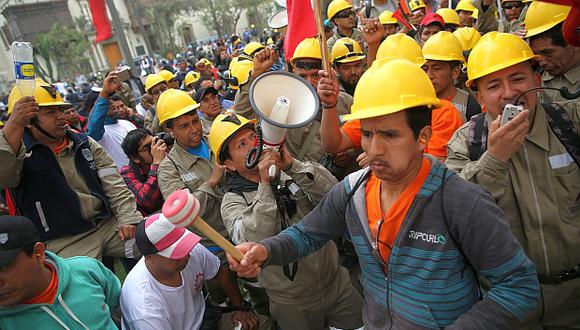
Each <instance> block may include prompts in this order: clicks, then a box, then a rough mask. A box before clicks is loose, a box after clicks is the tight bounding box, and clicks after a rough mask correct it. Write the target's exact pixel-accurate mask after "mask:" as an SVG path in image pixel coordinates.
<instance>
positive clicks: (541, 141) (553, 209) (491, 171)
mask: <svg viewBox="0 0 580 330" xmlns="http://www.w3.org/2000/svg"><path fill="white" fill-rule="evenodd" d="M536 58H537V56H535V55H534V53H533V52H532V50H531V49H530V47H529V46H528V44H527V43H526V42H525V41H523V40H522V39H521V38H519V37H517V36H515V35H513V34H507V33H491V34H487V35H485V36H483V37H482V38H481V40H480V41H479V43H478V44H477V45H476V46H475V47H474V48H473V50H472V51H471V55H470V57H469V62H468V71H467V74H468V78H469V80H468V81H467V86H469V87H470V88H472V89H474V90H476V92H475V97H476V98H477V99H478V101H479V103H480V104H481V106H482V107H485V108H486V110H487V112H486V113H485V114H482V115H479V116H485V117H484V119H485V121H482V124H481V125H479V124H477V122H476V121H475V119H474V118H476V117H477V116H475V117H473V118H472V120H471V122H470V123H466V124H465V125H463V126H462V127H461V128H460V129H459V130H458V131H457V132H455V134H454V136H453V138H452V139H451V140H450V141H449V145H448V158H447V162H446V163H447V165H448V166H449V167H450V168H451V169H453V170H455V171H457V172H458V173H460V174H459V175H460V176H461V177H463V178H465V179H466V180H468V181H470V182H473V183H477V184H479V185H481V186H483V187H484V188H486V189H488V190H489V191H490V192H491V193H492V195H493V197H494V198H495V200H496V201H497V204H498V205H499V207H500V208H501V209H502V211H503V213H504V214H505V217H506V219H507V221H508V223H509V224H510V226H511V230H512V232H513V233H514V235H515V236H516V238H518V240H519V241H520V243H521V244H522V246H523V248H524V251H525V252H526V254H527V256H528V257H529V258H530V259H531V260H532V261H533V262H534V264H535V266H536V269H537V271H538V277H539V280H540V283H541V291H542V299H541V300H540V302H539V303H538V307H537V309H536V310H535V311H534V313H532V314H531V315H529V316H528V319H527V321H526V323H525V324H524V325H523V326H525V327H527V328H529V327H530V326H532V325H541V326H543V327H547V328H557V329H562V328H570V327H572V326H577V325H578V324H580V316H579V314H578V310H580V297H579V296H578V295H577V294H573V293H572V292H578V290H579V289H580V240H578V232H579V231H580V222H579V221H578V219H579V217H580V203H579V201H580V170H579V169H578V165H577V164H576V163H575V162H574V160H573V158H572V157H571V156H570V153H569V152H568V150H567V149H568V148H569V147H570V146H569V145H568V144H567V143H566V141H565V140H561V136H562V135H561V131H560V130H559V129H556V126H553V123H549V122H548V120H547V114H548V112H547V111H546V109H545V107H544V106H543V105H542V104H541V103H540V102H538V97H537V94H536V92H529V93H525V92H526V91H528V90H530V89H531V88H535V87H539V86H540V77H539V75H538V74H537V73H535V72H534V65H535V63H533V61H535V59H536ZM523 93H525V94H523ZM520 96H521V97H520ZM518 98H519V100H518ZM516 103H519V104H520V105H521V106H522V107H523V109H524V110H523V111H522V112H520V113H519V114H517V115H516V116H515V117H514V118H513V119H511V120H510V121H508V122H507V123H505V124H503V125H500V120H501V117H502V113H503V112H505V111H506V110H505V109H504V107H505V106H506V104H516ZM565 107H566V110H567V114H568V118H569V120H570V121H571V125H573V127H574V128H575V129H576V130H578V129H579V128H580V108H578V107H577V103H569V104H568V105H566V106H565ZM552 128H554V129H552ZM556 132H557V133H558V134H559V135H556V134H557V133H556ZM478 138H479V139H478Z"/></svg>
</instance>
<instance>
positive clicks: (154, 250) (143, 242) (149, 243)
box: [135, 214, 201, 260]
mask: <svg viewBox="0 0 580 330" xmlns="http://www.w3.org/2000/svg"><path fill="white" fill-rule="evenodd" d="M135 241H136V243H137V248H138V249H139V252H141V254H142V255H149V254H158V255H160V256H162V257H165V258H169V259H174V260H179V259H183V258H184V257H185V256H187V255H188V254H189V253H190V252H191V250H193V248H194V247H195V246H196V245H197V243H199V241H201V237H199V236H197V235H196V234H194V233H192V232H190V231H189V230H187V229H185V228H183V227H176V226H175V225H173V224H172V223H171V222H170V221H169V220H167V218H166V217H164V216H163V214H154V215H152V216H150V217H148V218H147V219H145V220H143V221H141V222H140V223H139V224H138V225H137V230H136V234H135Z"/></svg>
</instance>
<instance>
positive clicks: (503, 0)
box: [501, 0, 523, 3]
mask: <svg viewBox="0 0 580 330" xmlns="http://www.w3.org/2000/svg"><path fill="white" fill-rule="evenodd" d="M504 2H523V1H522V0H501V3H504Z"/></svg>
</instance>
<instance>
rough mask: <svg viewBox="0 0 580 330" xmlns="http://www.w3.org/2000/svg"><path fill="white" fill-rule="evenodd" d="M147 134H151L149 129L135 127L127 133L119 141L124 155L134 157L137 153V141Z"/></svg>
mask: <svg viewBox="0 0 580 330" xmlns="http://www.w3.org/2000/svg"><path fill="white" fill-rule="evenodd" d="M149 135H152V134H151V131H149V130H148V129H146V128H137V129H134V130H132V131H130V132H129V133H127V136H125V138H124V139H123V142H122V143H121V148H123V151H124V152H125V155H127V157H129V158H136V157H137V156H138V155H139V142H141V140H143V138H145V137H147V136H149Z"/></svg>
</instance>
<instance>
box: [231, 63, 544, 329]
mask: <svg viewBox="0 0 580 330" xmlns="http://www.w3.org/2000/svg"><path fill="white" fill-rule="evenodd" d="M409 77H412V78H413V79H409ZM325 79H327V78H325ZM384 86H392V88H388V89H387V88H385V87H384ZM322 101H323V102H329V101H331V100H330V97H328V98H326V97H325V98H324V99H323V100H322ZM438 104H439V99H437V97H436V95H435V90H434V88H433V85H432V84H431V81H430V80H429V77H427V75H426V74H425V72H423V70H422V69H421V68H420V67H419V66H417V65H416V64H414V63H411V62H409V61H406V60H399V59H396V60H391V61H385V62H379V63H375V64H374V65H373V66H372V67H371V68H370V69H368V70H367V71H366V72H365V74H364V75H363V77H362V78H361V80H360V82H359V86H358V87H357V89H356V91H355V96H354V104H353V107H352V113H351V114H350V115H348V116H347V119H348V120H353V119H358V120H360V121H361V126H362V131H363V138H362V139H363V140H362V148H363V150H364V151H365V152H366V153H367V155H368V157H369V164H370V166H369V168H365V169H362V170H360V171H358V172H355V173H352V174H350V175H349V176H348V177H346V178H345V179H344V180H343V181H342V182H341V183H339V184H337V185H336V186H334V188H333V189H332V190H331V191H330V192H329V193H327V194H326V196H325V197H324V199H322V201H321V202H320V203H319V204H318V206H317V207H316V208H315V209H314V210H313V211H312V212H311V213H309V214H308V215H306V216H305V217H304V218H303V219H302V220H301V221H300V222H299V223H298V224H296V225H294V226H292V227H290V228H288V229H286V230H284V231H282V232H281V233H280V234H278V235H277V236H275V237H272V238H267V239H263V240H261V241H259V242H258V243H244V244H241V245H239V246H238V247H237V248H238V249H239V250H240V251H242V252H244V253H245V255H244V259H243V260H242V262H241V263H238V262H237V261H235V260H234V259H232V258H230V257H228V261H229V262H230V267H231V268H232V269H233V270H235V271H237V272H238V274H239V275H240V276H255V275H256V274H257V273H259V271H260V269H264V271H265V270H267V267H272V266H270V265H284V264H287V263H288V262H291V261H293V260H298V259H299V258H301V257H304V256H306V255H308V254H310V253H312V252H314V251H316V250H318V249H319V248H320V247H322V246H323V245H324V244H325V243H326V242H328V241H329V240H332V239H334V238H336V237H342V236H343V235H346V234H347V233H348V236H349V237H350V239H351V240H352V242H353V244H354V246H355V250H356V253H357V254H358V256H359V262H360V265H361V272H362V273H361V277H360V278H361V284H362V286H363V289H364V297H365V303H364V307H363V320H364V323H365V328H369V329H391V328H393V329H394V328H397V329H426V328H445V327H449V328H457V329H469V328H481V329H483V328H493V329H500V328H505V329H508V328H513V327H514V326H515V325H517V323H518V322H519V320H520V319H521V318H523V317H524V315H525V314H526V313H527V312H528V311H529V310H531V309H532V308H533V307H534V306H535V303H536V300H537V298H538V296H539V290H538V282H537V279H536V275H535V272H534V267H533V264H532V263H531V262H530V260H529V259H528V258H526V256H525V254H524V252H523V251H522V248H521V246H520V245H519V243H518V242H517V240H516V238H515V237H514V236H513V234H512V233H511V231H510V230H509V227H508V225H507V223H506V221H505V219H504V218H503V215H502V213H501V210H500V209H499V207H498V206H497V205H496V204H495V201H494V200H493V197H492V196H491V195H490V194H489V193H488V192H487V191H486V190H485V189H483V188H481V187H479V186H476V185H473V184H470V183H468V182H466V181H465V180H463V179H461V178H460V177H458V176H457V175H456V174H455V172H453V171H450V170H448V169H447V167H445V165H444V164H442V163H441V162H439V160H437V159H436V158H433V157H429V156H425V155H424V154H423V149H424V148H425V147H426V145H427V142H428V141H429V138H430V136H431V126H430V122H431V113H430V112H431V109H432V108H434V107H436V106H438ZM478 276H481V277H483V278H485V279H486V281H489V283H491V289H490V290H489V291H488V292H487V294H485V295H482V293H481V292H480V288H479V282H478ZM419 288H428V290H419Z"/></svg>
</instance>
